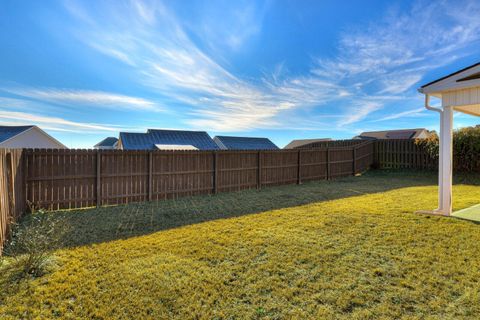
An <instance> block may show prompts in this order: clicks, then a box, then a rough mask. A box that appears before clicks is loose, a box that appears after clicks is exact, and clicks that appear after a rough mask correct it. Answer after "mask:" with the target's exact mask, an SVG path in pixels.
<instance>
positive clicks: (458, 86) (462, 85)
mask: <svg viewBox="0 0 480 320" xmlns="http://www.w3.org/2000/svg"><path fill="white" fill-rule="evenodd" d="M479 72H480V64H477V65H474V66H472V67H469V68H466V69H464V70H461V71H459V72H456V73H453V74H451V75H450V76H447V77H445V78H443V79H440V80H437V81H434V82H431V83H430V84H427V85H425V86H423V87H421V88H420V89H419V90H418V91H420V92H421V93H424V94H429V95H432V96H435V97H438V98H441V97H442V92H446V91H454V90H462V89H467V88H472V87H480V79H473V80H463V81H458V80H462V79H463V78H466V77H469V76H471V75H474V74H476V73H479Z"/></svg>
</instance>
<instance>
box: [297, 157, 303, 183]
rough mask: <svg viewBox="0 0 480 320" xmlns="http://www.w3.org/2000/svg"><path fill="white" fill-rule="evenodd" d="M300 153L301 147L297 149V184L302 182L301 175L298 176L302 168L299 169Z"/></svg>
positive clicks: (300, 164)
mask: <svg viewBox="0 0 480 320" xmlns="http://www.w3.org/2000/svg"><path fill="white" fill-rule="evenodd" d="M301 154H302V150H301V149H298V161H297V162H298V163H297V165H298V168H297V184H302V177H301V176H300V174H301V172H302V170H301V167H302V158H301Z"/></svg>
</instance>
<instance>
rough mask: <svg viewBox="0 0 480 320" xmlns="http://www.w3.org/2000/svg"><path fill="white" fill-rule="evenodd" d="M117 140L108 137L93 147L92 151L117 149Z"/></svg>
mask: <svg viewBox="0 0 480 320" xmlns="http://www.w3.org/2000/svg"><path fill="white" fill-rule="evenodd" d="M117 142H118V139H117V138H115V137H108V138H105V139H103V140H102V141H100V142H99V143H97V144H96V145H94V146H93V148H94V149H101V150H112V149H116V148H117Z"/></svg>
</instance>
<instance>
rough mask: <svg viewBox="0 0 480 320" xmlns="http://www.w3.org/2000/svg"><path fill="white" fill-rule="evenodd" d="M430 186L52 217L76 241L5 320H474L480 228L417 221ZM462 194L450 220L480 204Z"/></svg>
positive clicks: (263, 195) (10, 298) (380, 186)
mask: <svg viewBox="0 0 480 320" xmlns="http://www.w3.org/2000/svg"><path fill="white" fill-rule="evenodd" d="M435 182H436V179H435V176H434V175H433V174H429V173H427V174H426V173H420V172H407V173H400V172H385V171H377V172H371V173H368V174H366V175H364V176H361V177H351V178H345V179H341V180H337V181H321V182H314V183H308V184H304V185H301V186H283V187H275V188H269V189H264V190H261V191H256V190H248V191H242V192H237V193H228V194H219V195H217V196H212V197H210V196H202V197H191V198H184V199H181V200H172V201H164V202H154V203H143V204H131V205H127V206H119V207H108V208H101V209H89V210H78V211H69V212H58V213H54V215H56V217H59V219H60V218H61V219H64V220H65V221H66V222H65V223H67V224H69V225H70V226H71V227H72V228H73V231H72V232H70V233H69V234H68V235H67V236H65V238H64V239H63V244H64V248H63V249H61V250H58V251H56V252H55V260H56V267H55V268H54V269H53V270H52V271H51V272H50V273H48V274H46V275H44V276H42V277H39V278H36V279H29V280H23V281H20V282H12V283H8V282H7V284H5V288H2V289H4V290H2V293H0V318H1V319H10V318H12V319H19V318H22V319H23V318H39V319H52V318H61V319H170V318H177V319H192V318H193V319H250V318H253V319H255V318H259V319H260V318H265V319H285V318H287V319H289V318H298V319H305V318H310V319H369V318H371V319H377V318H397V319H402V318H404V319H416V318H426V319H438V318H440V319H452V318H460V319H461V318H470V319H477V318H478V314H480V268H479V267H478V266H479V265H480V225H479V224H476V223H473V222H469V221H464V220H461V219H454V218H442V217H432V216H424V215H415V214H413V212H414V211H416V210H419V209H433V208H434V207H435V206H436V195H437V193H436V190H437V188H436V186H435ZM456 182H457V184H456V185H455V186H454V207H455V209H462V208H465V207H469V206H471V205H474V204H476V203H478V202H480V186H479V182H480V179H478V177H474V178H465V177H463V178H462V177H458V178H457V180H456ZM25 223H28V220H27V221H26V222H25Z"/></svg>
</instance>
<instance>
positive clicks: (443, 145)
mask: <svg viewBox="0 0 480 320" xmlns="http://www.w3.org/2000/svg"><path fill="white" fill-rule="evenodd" d="M452 131H453V108H452V107H444V108H443V113H442V116H441V121H440V151H439V152H440V158H439V179H440V180H439V188H440V189H439V195H440V197H439V208H438V211H440V213H442V214H445V215H450V214H451V213H452V168H453V136H452Z"/></svg>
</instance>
